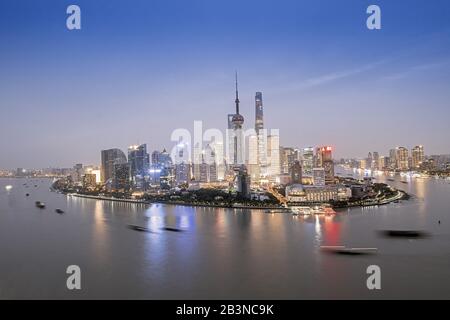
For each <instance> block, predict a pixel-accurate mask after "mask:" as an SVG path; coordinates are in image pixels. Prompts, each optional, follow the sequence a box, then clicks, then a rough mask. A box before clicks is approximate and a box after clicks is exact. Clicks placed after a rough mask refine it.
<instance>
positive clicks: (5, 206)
mask: <svg viewBox="0 0 450 320" xmlns="http://www.w3.org/2000/svg"><path fill="white" fill-rule="evenodd" d="M377 179H378V180H379V181H385V177H383V176H377ZM396 179H397V178H396ZM22 183H23V180H14V179H5V180H0V190H2V188H3V189H4V186H3V185H4V184H11V185H13V189H11V190H10V193H9V194H6V193H5V194H0V252H2V253H3V255H4V256H5V257H6V259H2V264H0V274H2V275H4V277H2V278H0V288H3V291H0V298H11V297H20V298H49V297H53V298H71V297H73V295H72V294H71V293H70V292H67V291H65V290H64V287H63V285H61V283H62V284H64V283H65V267H66V266H67V265H69V264H79V265H80V266H81V267H82V270H83V271H84V273H83V274H84V275H85V281H86V283H87V284H86V290H85V291H83V292H82V293H81V294H79V295H78V296H77V298H78V297H80V298H237V299H239V298H249V299H251V298H253V299H258V298H373V297H375V298H417V297H424V298H430V297H438V298H442V297H447V298H450V283H448V281H447V280H448V279H450V259H449V256H448V252H450V227H449V226H450V220H449V217H448V215H447V214H448V201H446V200H447V197H448V194H449V191H450V186H449V184H448V183H445V182H444V183H443V182H442V181H440V180H434V179H420V180H417V179H415V178H412V179H411V181H410V182H409V183H408V184H403V183H400V182H399V180H396V181H394V182H392V184H393V185H394V186H396V187H398V188H403V189H404V190H405V191H408V192H410V193H411V194H413V195H414V198H413V199H412V200H410V201H402V202H401V203H397V204H390V205H386V206H379V207H377V206H374V207H367V208H353V209H343V210H341V211H339V212H338V215H336V216H333V217H329V216H312V217H294V216H292V215H289V214H268V213H265V212H264V211H260V210H230V209H223V208H193V207H183V206H168V205H161V204H153V205H148V206H147V205H136V204H130V203H120V202H108V201H96V200H92V199H83V198H76V197H65V196H64V195H60V194H56V193H50V192H49V191H48V188H47V187H46V184H48V182H40V183H39V185H40V187H39V188H36V189H32V190H29V189H24V187H23V186H22ZM389 183H391V182H389ZM25 192H30V193H31V195H30V197H29V198H26V197H24V193H25ZM37 200H40V201H44V202H45V203H46V204H47V209H46V210H39V209H37V208H35V206H34V201H37ZM57 207H58V208H62V209H63V210H64V211H66V213H65V214H64V215H57V214H56V213H54V209H55V208H57ZM438 219H440V220H441V221H442V223H441V225H438V224H437V220H438ZM129 224H132V225H140V226H144V227H147V228H148V229H149V230H151V231H152V232H137V231H134V230H131V229H129V228H127V226H128V225H129ZM163 227H174V228H179V229H181V230H183V231H182V232H170V231H166V230H163V229H162V228H163ZM394 228H403V229H424V230H427V231H429V232H430V233H432V234H434V235H435V236H434V237H432V238H430V239H427V240H414V241H402V240H399V239H385V238H379V237H378V236H377V235H376V231H377V230H380V229H394ZM321 245H346V246H355V247H356V246H364V247H367V246H370V247H377V248H379V254H377V255H375V256H372V257H344V256H335V255H324V254H323V253H322V252H320V250H319V247H320V246H321ZM369 264H378V265H380V266H381V268H382V272H383V286H384V288H386V290H382V292H379V293H377V294H376V295H374V293H373V292H369V291H367V289H366V287H365V279H366V278H365V277H366V274H365V268H366V267H367V266H368V265H369ZM412 265H414V268H411V266H412ZM17 266H20V267H19V268H18V267H17ZM36 270H38V272H39V275H40V276H36V272H37V271H36ZM61 270H62V271H61ZM5 279H12V280H5ZM411 279H414V282H411Z"/></svg>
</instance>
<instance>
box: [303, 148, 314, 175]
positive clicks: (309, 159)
mask: <svg viewBox="0 0 450 320" xmlns="http://www.w3.org/2000/svg"><path fill="white" fill-rule="evenodd" d="M313 167H314V149H313V147H307V148H303V149H302V169H303V174H304V175H305V176H309V177H311V176H312V169H313Z"/></svg>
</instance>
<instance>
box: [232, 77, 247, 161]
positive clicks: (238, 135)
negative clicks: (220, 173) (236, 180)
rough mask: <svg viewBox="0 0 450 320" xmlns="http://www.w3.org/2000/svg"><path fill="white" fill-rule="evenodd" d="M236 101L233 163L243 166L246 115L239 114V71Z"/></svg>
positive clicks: (233, 123) (233, 124) (233, 122)
mask: <svg viewBox="0 0 450 320" xmlns="http://www.w3.org/2000/svg"><path fill="white" fill-rule="evenodd" d="M234 102H235V103H236V114H235V115H233V118H232V120H231V123H232V126H233V139H234V142H233V149H234V150H233V155H234V157H233V165H234V166H235V167H238V166H241V165H242V164H243V163H244V161H243V155H242V151H243V150H242V149H243V143H242V138H243V137H242V125H243V124H244V117H243V116H242V115H241V114H239V92H238V80H237V72H236V100H235V101H234Z"/></svg>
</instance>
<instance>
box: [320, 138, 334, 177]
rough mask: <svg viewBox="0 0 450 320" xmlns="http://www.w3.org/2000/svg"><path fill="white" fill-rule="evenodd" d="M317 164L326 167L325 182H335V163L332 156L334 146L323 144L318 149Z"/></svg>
mask: <svg viewBox="0 0 450 320" xmlns="http://www.w3.org/2000/svg"><path fill="white" fill-rule="evenodd" d="M316 166H317V168H324V170H325V183H326V184H333V183H334V163H333V157H332V148H331V147H330V146H323V147H319V148H317V149H316Z"/></svg>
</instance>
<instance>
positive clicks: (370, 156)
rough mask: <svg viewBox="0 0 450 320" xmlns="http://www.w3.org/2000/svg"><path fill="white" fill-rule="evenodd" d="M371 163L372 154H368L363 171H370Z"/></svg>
mask: <svg viewBox="0 0 450 320" xmlns="http://www.w3.org/2000/svg"><path fill="white" fill-rule="evenodd" d="M372 163H373V156H372V152H369V154H368V155H367V159H366V168H364V169H372Z"/></svg>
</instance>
